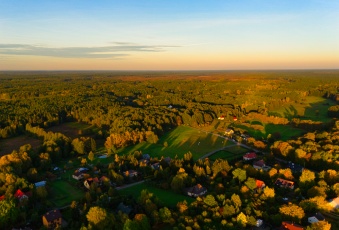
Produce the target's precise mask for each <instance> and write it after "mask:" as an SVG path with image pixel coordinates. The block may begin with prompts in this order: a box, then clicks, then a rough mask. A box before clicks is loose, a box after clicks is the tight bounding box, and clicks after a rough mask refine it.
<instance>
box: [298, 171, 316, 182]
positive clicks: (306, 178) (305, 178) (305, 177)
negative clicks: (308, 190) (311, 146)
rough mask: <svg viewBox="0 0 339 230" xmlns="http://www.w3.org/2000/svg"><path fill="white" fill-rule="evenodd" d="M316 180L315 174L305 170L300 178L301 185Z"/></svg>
mask: <svg viewBox="0 0 339 230" xmlns="http://www.w3.org/2000/svg"><path fill="white" fill-rule="evenodd" d="M314 179H315V173H314V172H312V171H310V170H307V169H304V170H303V171H302V173H301V176H300V178H299V181H300V183H306V182H312V181H314Z"/></svg>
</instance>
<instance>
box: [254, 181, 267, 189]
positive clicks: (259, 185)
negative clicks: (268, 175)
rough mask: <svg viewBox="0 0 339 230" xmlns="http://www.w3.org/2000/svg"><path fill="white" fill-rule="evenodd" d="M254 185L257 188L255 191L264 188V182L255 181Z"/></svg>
mask: <svg viewBox="0 0 339 230" xmlns="http://www.w3.org/2000/svg"><path fill="white" fill-rule="evenodd" d="M255 184H256V186H257V189H263V188H265V186H266V185H265V182H263V181H262V180H255Z"/></svg>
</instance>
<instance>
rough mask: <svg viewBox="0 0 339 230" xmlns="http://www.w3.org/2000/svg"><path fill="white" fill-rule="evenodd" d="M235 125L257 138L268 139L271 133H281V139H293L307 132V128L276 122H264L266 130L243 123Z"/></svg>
mask: <svg viewBox="0 0 339 230" xmlns="http://www.w3.org/2000/svg"><path fill="white" fill-rule="evenodd" d="M234 126H235V127H237V128H241V129H243V130H246V131H247V132H248V133H249V135H250V136H252V137H254V138H255V139H257V140H260V139H267V137H268V135H269V134H271V135H272V134H274V133H280V136H281V137H280V138H279V139H280V140H283V141H286V140H289V139H292V138H293V137H298V136H301V135H302V134H303V133H305V130H303V129H298V128H294V127H292V126H290V125H281V124H279V125H275V124H271V123H269V124H264V130H263V131H260V130H256V129H253V128H251V127H248V126H245V125H241V124H234Z"/></svg>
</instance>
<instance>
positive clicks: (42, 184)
mask: <svg viewBox="0 0 339 230" xmlns="http://www.w3.org/2000/svg"><path fill="white" fill-rule="evenodd" d="M45 185H46V181H40V182H36V183H35V184H34V186H35V187H36V188H39V187H44V186H45Z"/></svg>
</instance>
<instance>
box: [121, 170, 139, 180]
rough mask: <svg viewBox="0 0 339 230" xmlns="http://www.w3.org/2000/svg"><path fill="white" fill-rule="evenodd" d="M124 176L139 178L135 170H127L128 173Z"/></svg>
mask: <svg viewBox="0 0 339 230" xmlns="http://www.w3.org/2000/svg"><path fill="white" fill-rule="evenodd" d="M124 176H126V177H127V176H128V177H130V178H131V177H134V176H138V172H137V171H135V170H127V171H126V172H124Z"/></svg>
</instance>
